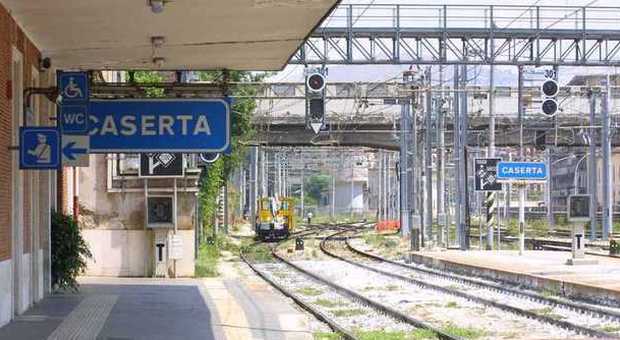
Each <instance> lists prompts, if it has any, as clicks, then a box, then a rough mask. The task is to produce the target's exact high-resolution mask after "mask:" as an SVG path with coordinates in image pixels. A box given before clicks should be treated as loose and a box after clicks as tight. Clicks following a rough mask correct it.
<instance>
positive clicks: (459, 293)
mask: <svg viewBox="0 0 620 340" xmlns="http://www.w3.org/2000/svg"><path fill="white" fill-rule="evenodd" d="M347 233H350V232H349V231H346V230H345V231H338V232H336V233H333V234H332V235H330V236H327V237H326V238H325V239H324V240H323V241H322V242H321V244H320V248H321V250H322V251H323V252H325V253H326V254H327V255H329V256H331V257H333V258H336V259H338V260H341V261H344V262H346V263H349V264H351V265H354V266H357V267H359V268H363V269H365V270H369V271H372V272H374V273H377V274H380V275H384V276H386V277H390V278H392V279H397V280H400V281H403V282H407V283H410V284H414V285H416V286H419V287H422V288H425V289H431V290H434V291H437V292H441V293H444V294H449V295H452V296H455V297H460V298H463V299H466V300H469V301H474V302H476V303H479V304H482V305H485V306H488V307H494V308H498V309H500V310H503V311H505V312H508V313H513V314H516V315H519V316H523V317H526V318H529V319H534V320H538V321H540V322H542V323H546V324H550V325H553V326H555V327H559V328H562V329H565V330H568V331H572V332H575V333H578V334H582V335H586V336H588V337H596V338H605V339H617V338H620V337H619V336H618V335H617V334H613V333H610V332H605V331H602V330H600V329H595V328H592V327H590V325H591V324H592V323H593V322H594V323H596V322H597V321H598V320H600V321H601V322H608V320H611V321H613V322H616V323H618V322H620V313H618V312H617V311H615V310H610V309H605V308H601V307H597V306H592V305H587V304H583V303H578V302H572V301H560V300H557V299H553V298H550V297H545V296H542V295H540V294H537V293H535V292H531V291H524V290H520V289H516V288H510V287H503V286H502V285H499V284H496V283H492V282H488V281H483V280H477V279H472V278H466V277H463V276H460V275H456V274H452V273H448V272H441V271H437V270H432V269H427V268H420V267H418V266H411V265H407V264H404V263H400V262H395V261H391V260H388V259H384V258H382V257H380V256H378V255H375V254H370V253H367V252H364V251H362V250H360V249H356V248H355V247H353V246H352V245H351V244H350V242H349V240H348V239H347V238H346V237H345V238H344V241H340V240H342V239H343V237H342V236H344V235H345V234H347ZM336 238H338V239H336ZM328 243H344V247H343V248H342V250H344V251H345V253H348V254H347V255H343V254H337V253H336V252H335V251H333V250H330V249H328V247H327V244H328ZM521 305H529V306H538V307H539V309H531V308H530V309H525V308H522V307H521ZM540 307H543V308H553V311H554V313H553V315H544V314H541V313H540V312H537V310H541V309H540ZM545 310H546V309H545ZM558 316H559V317H558ZM567 320H569V321H567ZM580 320H584V321H583V322H581V323H580V322H579V321H580ZM588 322H589V323H588Z"/></svg>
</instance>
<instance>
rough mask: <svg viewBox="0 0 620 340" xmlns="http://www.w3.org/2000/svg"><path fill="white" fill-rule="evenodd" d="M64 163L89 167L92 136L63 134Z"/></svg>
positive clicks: (62, 150) (65, 164)
mask: <svg viewBox="0 0 620 340" xmlns="http://www.w3.org/2000/svg"><path fill="white" fill-rule="evenodd" d="M61 143H62V148H61V149H60V152H61V153H62V165H63V166H75V167H87V166H89V157H88V152H89V149H90V136H88V135H64V134H63V135H62V137H61Z"/></svg>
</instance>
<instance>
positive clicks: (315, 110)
mask: <svg viewBox="0 0 620 340" xmlns="http://www.w3.org/2000/svg"><path fill="white" fill-rule="evenodd" d="M325 83H326V81H325V76H324V75H323V73H322V70H318V71H314V72H310V73H308V75H307V76H306V121H307V124H308V125H309V126H310V127H311V128H312V131H314V133H315V134H318V133H319V131H321V128H323V124H324V123H325Z"/></svg>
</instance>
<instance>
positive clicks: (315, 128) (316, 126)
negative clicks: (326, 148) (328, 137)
mask: <svg viewBox="0 0 620 340" xmlns="http://www.w3.org/2000/svg"><path fill="white" fill-rule="evenodd" d="M310 127H312V131H314V133H315V134H318V133H319V131H321V129H322V128H323V122H315V123H310Z"/></svg>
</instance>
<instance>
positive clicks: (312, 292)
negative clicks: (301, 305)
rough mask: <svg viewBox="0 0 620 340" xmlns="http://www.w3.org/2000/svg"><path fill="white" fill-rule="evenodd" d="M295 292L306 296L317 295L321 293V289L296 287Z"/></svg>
mask: <svg viewBox="0 0 620 340" xmlns="http://www.w3.org/2000/svg"><path fill="white" fill-rule="evenodd" d="M297 292H298V293H299V294H302V295H306V296H319V295H321V294H323V291H321V290H320V289H316V288H312V287H304V288H300V289H297Z"/></svg>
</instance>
